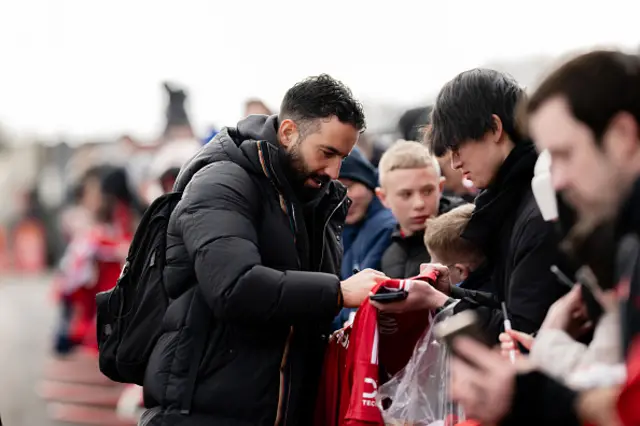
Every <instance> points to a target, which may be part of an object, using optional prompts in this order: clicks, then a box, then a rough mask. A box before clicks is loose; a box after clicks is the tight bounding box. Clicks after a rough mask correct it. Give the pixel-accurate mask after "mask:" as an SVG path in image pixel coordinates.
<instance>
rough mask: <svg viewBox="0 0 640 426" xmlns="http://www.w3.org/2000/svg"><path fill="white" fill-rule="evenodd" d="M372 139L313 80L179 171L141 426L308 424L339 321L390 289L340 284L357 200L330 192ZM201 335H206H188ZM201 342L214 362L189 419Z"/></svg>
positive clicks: (333, 91)
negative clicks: (163, 306) (354, 153)
mask: <svg viewBox="0 0 640 426" xmlns="http://www.w3.org/2000/svg"><path fill="white" fill-rule="evenodd" d="M364 128H365V120H364V113H363V110H362V106H361V105H360V103H359V102H357V101H356V100H355V99H354V98H353V96H352V94H351V91H350V90H349V89H348V88H347V87H345V86H344V85H343V84H342V83H340V82H339V81H336V80H334V79H333V78H331V77H330V76H328V75H320V76H317V77H310V78H308V79H306V80H304V81H302V82H300V83H298V84H296V85H295V86H293V87H292V88H291V89H289V91H288V92H287V93H286V95H285V97H284V100H283V101H282V105H281V108H280V113H279V114H278V115H273V116H264V115H251V116H249V117H247V118H246V119H244V120H242V121H240V122H239V123H238V125H237V127H235V128H230V127H229V128H224V129H222V130H221V131H220V133H219V134H218V135H216V137H215V138H214V140H213V141H212V142H211V143H209V144H207V145H206V146H205V147H203V148H202V150H201V151H200V152H199V153H198V154H197V155H196V156H195V157H194V158H193V159H192V160H191V161H190V162H189V163H188V164H187V165H185V166H184V167H183V169H182V171H181V173H180V175H179V176H178V179H177V181H176V184H175V187H174V190H176V191H184V192H183V196H182V200H181V201H180V203H179V204H178V206H177V207H176V209H175V211H174V212H173V214H172V217H171V220H170V223H169V228H168V236H167V247H168V248H167V253H166V258H167V266H166V268H165V270H164V278H165V279H164V281H165V287H166V291H167V293H168V295H169V297H170V298H171V299H173V302H172V303H171V305H170V306H169V308H168V310H167V314H166V317H165V320H164V324H163V327H164V330H165V333H164V334H163V335H162V336H161V337H160V339H159V341H158V343H157V344H156V347H155V348H154V351H153V353H152V355H151V358H150V361H149V365H148V367H147V376H146V379H145V382H144V393H145V402H146V406H147V407H152V408H151V409H150V410H148V411H147V412H146V413H145V414H144V415H143V419H142V420H141V423H142V424H145V425H160V424H162V425H177V424H180V425H183V426H198V425H212V424H215V425H221V426H224V425H274V424H275V425H306V424H311V423H312V415H313V410H314V403H315V395H316V392H317V387H318V381H319V375H320V370H321V364H322V360H323V356H324V349H325V346H326V343H327V340H326V335H327V334H328V333H329V331H330V328H331V321H332V319H333V318H334V317H335V315H336V314H337V313H338V312H339V311H340V309H341V308H342V307H357V306H359V305H360V303H361V302H362V301H363V300H364V299H365V298H366V297H367V296H368V294H369V291H370V290H371V288H372V287H373V286H374V285H375V284H376V283H378V282H381V281H382V280H384V279H386V277H385V276H384V275H383V274H382V273H379V272H376V271H373V270H370V269H369V270H364V271H362V272H360V273H358V274H355V275H354V276H352V277H350V278H348V279H346V280H344V281H342V282H341V281H340V279H339V278H338V275H339V274H340V262H341V259H342V248H341V244H340V241H339V238H338V236H339V235H340V233H341V232H342V227H343V224H344V221H345V217H346V215H347V211H348V209H349V200H348V198H347V191H346V189H345V188H344V186H343V185H342V184H340V183H339V182H337V181H336V180H335V179H337V178H338V174H339V171H340V166H341V164H342V160H343V159H344V158H345V157H347V156H348V155H349V153H350V152H351V150H352V148H353V147H354V145H355V144H356V142H357V141H358V136H359V134H360V132H361V131H363V130H364ZM200 301H202V302H200ZM195 303H198V305H201V304H202V303H204V304H206V307H207V314H206V315H204V314H196V313H195V312H196V310H195V309H193V308H194V306H198V305H195ZM198 322H205V323H206V324H207V333H206V334H207V335H206V336H197V335H194V332H193V331H192V330H193V329H194V324H197V323H198ZM197 339H206V343H205V345H206V346H205V348H206V349H205V352H204V357H203V359H202V361H201V362H200V366H199V369H198V377H197V381H196V384H195V390H194V393H193V402H192V405H191V414H190V415H188V416H187V415H183V414H181V412H180V405H181V401H182V398H183V394H184V393H185V392H188V390H189V382H188V372H189V365H190V363H191V360H192V356H191V353H192V351H193V350H194V347H197V344H196V341H197Z"/></svg>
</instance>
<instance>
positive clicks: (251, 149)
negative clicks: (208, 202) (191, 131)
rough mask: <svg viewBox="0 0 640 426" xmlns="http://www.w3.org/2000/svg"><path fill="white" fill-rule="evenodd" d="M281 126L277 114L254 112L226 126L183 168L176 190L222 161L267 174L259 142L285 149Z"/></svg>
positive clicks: (277, 150) (251, 171) (277, 149)
mask: <svg viewBox="0 0 640 426" xmlns="http://www.w3.org/2000/svg"><path fill="white" fill-rule="evenodd" d="M277 126H278V116H277V115H272V116H266V115H251V116H249V117H247V118H246V119H244V120H242V121H240V122H239V123H238V126H237V127H236V128H233V127H225V128H223V129H222V130H221V131H220V132H219V133H218V134H216V135H215V136H214V138H213V139H212V140H211V141H210V142H209V143H208V144H206V145H205V146H204V147H202V149H200V151H199V152H198V154H196V156H195V157H193V158H192V159H191V161H190V162H189V163H187V164H186V165H185V166H184V167H183V168H182V170H181V171H180V175H178V179H177V180H176V184H175V186H174V190H176V191H183V190H184V188H185V187H186V186H187V184H188V183H189V181H191V178H193V175H195V174H196V173H197V172H198V171H199V170H201V169H202V168H204V167H206V166H207V165H209V164H211V163H215V162H218V161H232V162H234V163H236V164H238V165H239V166H241V167H242V168H243V169H245V170H246V171H248V172H250V173H257V174H261V175H262V174H264V172H263V168H262V165H261V163H260V156H259V153H258V151H259V150H258V144H259V141H260V142H264V143H267V144H270V145H272V146H273V147H274V148H276V149H275V150H274V151H276V152H279V151H282V150H281V149H279V145H278V138H277V131H276V129H277Z"/></svg>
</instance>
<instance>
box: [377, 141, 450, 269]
mask: <svg viewBox="0 0 640 426" xmlns="http://www.w3.org/2000/svg"><path fill="white" fill-rule="evenodd" d="M378 170H379V172H378V173H379V180H380V187H379V188H376V195H377V196H378V198H380V201H382V204H383V205H384V206H385V207H387V208H389V209H390V210H391V212H392V213H393V215H394V216H395V218H396V220H397V221H398V227H397V229H396V232H394V234H393V235H392V242H391V245H390V246H389V248H388V249H387V250H386V251H385V253H384V255H383V256H382V272H384V273H385V274H386V275H387V276H389V277H393V278H408V277H412V276H415V275H418V273H419V272H420V264H421V263H427V262H429V261H430V260H431V257H430V256H429V253H428V252H427V250H426V248H425V246H424V242H423V236H424V230H425V226H426V225H425V222H426V220H427V219H430V218H433V217H436V216H437V215H438V214H441V213H444V212H446V211H448V210H450V209H452V208H453V207H456V206H458V205H460V204H462V203H463V201H462V200H461V199H457V198H455V197H443V196H442V189H443V186H444V178H443V177H442V175H441V172H440V165H439V164H438V161H437V160H436V159H435V158H434V157H432V156H431V155H430V154H429V151H428V149H427V148H426V147H425V146H424V145H422V144H420V143H418V142H413V141H404V140H400V141H398V142H396V143H395V144H393V145H392V146H391V147H390V148H389V149H388V150H387V151H386V152H385V153H384V154H383V155H382V158H381V159H380V163H379V164H378Z"/></svg>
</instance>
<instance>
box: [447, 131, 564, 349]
mask: <svg viewBox="0 0 640 426" xmlns="http://www.w3.org/2000/svg"><path fill="white" fill-rule="evenodd" d="M536 160H537V154H536V152H535V148H534V147H533V145H532V144H529V143H523V144H519V145H516V147H515V148H514V149H513V150H512V152H511V153H510V154H509V156H508V157H507V159H506V160H505V162H504V163H503V164H502V166H501V168H500V170H499V172H498V175H497V177H496V179H495V180H494V182H493V183H492V184H491V185H490V186H489V188H487V189H485V190H483V191H482V192H481V193H480V194H479V195H478V197H477V198H476V208H475V210H474V213H473V215H472V217H471V220H470V221H469V223H468V225H467V227H466V229H465V231H464V232H463V234H462V237H463V238H466V239H468V240H470V241H472V242H473V243H475V244H477V245H478V246H479V247H481V248H482V250H483V252H484V254H485V255H486V256H487V258H488V262H489V265H490V267H491V268H492V270H493V272H492V278H491V281H492V282H491V285H490V286H483V288H484V289H492V291H493V292H494V295H495V296H496V298H497V301H498V302H499V301H505V302H506V305H507V309H508V311H509V315H510V319H511V323H512V326H513V328H514V329H515V330H519V331H523V332H525V333H533V332H535V331H537V330H538V328H540V325H542V321H543V320H544V317H545V316H546V314H547V311H548V309H549V307H550V306H551V304H553V302H555V301H556V300H557V299H558V298H560V297H561V296H562V295H564V294H565V293H566V292H567V290H568V288H566V287H564V286H563V285H562V284H560V283H558V280H557V279H556V277H555V276H554V275H553V273H551V271H550V268H551V265H554V264H556V265H558V267H559V268H560V269H564V270H566V269H567V268H568V267H567V264H568V259H567V258H566V256H564V255H563V254H561V252H560V249H559V247H558V245H559V240H560V236H559V235H558V233H557V232H556V229H555V228H554V225H553V223H551V222H545V221H544V219H543V218H542V214H541V213H540V210H539V209H538V205H537V204H536V201H535V198H534V197H533V191H532V189H531V179H532V178H533V168H534V166H535V163H536ZM569 275H570V276H571V275H573V274H571V273H569ZM470 299H473V298H470ZM482 299H486V298H485V297H484V295H483V296H482ZM466 302H470V304H471V305H473V304H474V303H475V302H479V304H484V300H475V301H474V300H466V301H465V300H463V303H461V304H460V305H459V308H458V309H463V308H464V307H465V303H466ZM478 311H479V313H480V314H481V317H482V318H483V319H484V329H485V330H486V332H487V334H488V336H487V337H489V338H491V339H496V341H497V338H498V335H499V334H500V332H501V331H503V329H502V324H503V315H502V312H501V310H500V309H496V307H495V306H492V307H487V306H484V307H481V308H480V309H479V310H478Z"/></svg>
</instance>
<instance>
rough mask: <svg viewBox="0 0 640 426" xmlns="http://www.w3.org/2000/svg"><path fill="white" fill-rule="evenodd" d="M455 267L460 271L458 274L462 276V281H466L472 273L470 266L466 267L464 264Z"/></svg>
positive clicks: (457, 264)
mask: <svg viewBox="0 0 640 426" xmlns="http://www.w3.org/2000/svg"><path fill="white" fill-rule="evenodd" d="M453 266H454V267H455V268H456V269H457V270H458V273H459V274H460V279H462V281H465V280H466V279H467V278H468V277H469V274H470V273H471V270H470V268H469V265H465V264H463V263H456V264H455V265H453Z"/></svg>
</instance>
